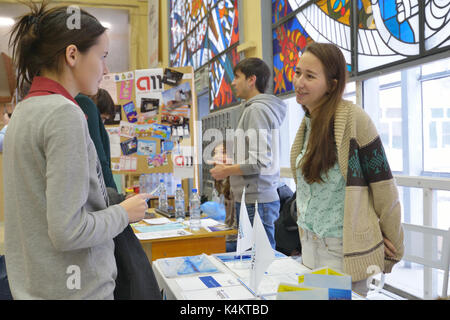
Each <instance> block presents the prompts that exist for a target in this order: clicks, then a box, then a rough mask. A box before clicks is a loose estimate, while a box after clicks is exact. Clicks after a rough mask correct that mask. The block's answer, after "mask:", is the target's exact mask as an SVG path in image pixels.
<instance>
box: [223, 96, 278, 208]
mask: <svg viewBox="0 0 450 320" xmlns="http://www.w3.org/2000/svg"><path fill="white" fill-rule="evenodd" d="M241 108H242V109H241V116H240V118H239V121H238V124H237V127H236V131H235V137H234V144H233V155H234V157H235V158H234V163H237V164H239V165H240V169H241V171H242V173H243V175H242V176H230V186H231V190H232V191H233V194H234V199H235V201H237V202H240V201H241V197H242V191H243V189H244V187H245V188H246V190H245V202H246V203H255V201H258V202H259V203H267V202H273V201H277V200H279V197H278V192H277V187H278V184H279V180H280V143H281V141H280V132H279V129H280V126H281V124H282V123H283V120H284V117H285V116H286V105H285V103H284V102H283V101H282V100H280V99H279V98H277V97H275V96H273V95H269V94H259V95H257V96H255V97H253V98H251V99H249V100H248V101H244V102H243V103H242V106H241Z"/></svg>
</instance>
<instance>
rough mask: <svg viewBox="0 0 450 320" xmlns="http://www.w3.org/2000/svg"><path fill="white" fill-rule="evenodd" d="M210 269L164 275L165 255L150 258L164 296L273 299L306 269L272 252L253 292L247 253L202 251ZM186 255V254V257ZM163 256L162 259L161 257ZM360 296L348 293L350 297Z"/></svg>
mask: <svg viewBox="0 0 450 320" xmlns="http://www.w3.org/2000/svg"><path fill="white" fill-rule="evenodd" d="M203 256H204V257H203V258H204V259H205V261H206V262H208V264H210V265H211V266H214V267H215V269H216V270H215V271H214V272H202V273H191V274H183V275H178V274H176V275H175V276H173V275H170V276H168V275H167V271H166V270H165V268H166V261H167V259H158V260H156V261H153V263H152V267H153V270H154V273H155V276H156V280H157V281H158V285H159V287H160V289H161V291H162V293H163V298H164V299H166V300H274V299H276V296H277V290H278V286H279V284H280V283H288V284H297V283H298V276H299V275H301V274H305V273H308V272H310V271H311V270H310V269H308V268H307V267H306V266H304V265H303V264H301V263H300V262H298V261H297V260H295V259H292V258H291V257H287V256H285V255H283V254H281V253H278V252H277V253H276V257H275V260H274V261H273V262H272V264H271V265H270V266H269V267H268V269H267V270H266V272H265V274H264V276H263V279H262V281H261V283H260V285H259V287H258V292H257V294H256V293H255V292H254V290H252V289H251V287H250V255H244V256H243V259H241V258H240V256H237V255H236V254H235V253H234V252H233V253H224V254H213V255H203ZM187 258H190V257H187ZM165 260H166V261H165ZM359 299H363V298H362V297H360V296H359V295H357V294H355V293H352V300H359Z"/></svg>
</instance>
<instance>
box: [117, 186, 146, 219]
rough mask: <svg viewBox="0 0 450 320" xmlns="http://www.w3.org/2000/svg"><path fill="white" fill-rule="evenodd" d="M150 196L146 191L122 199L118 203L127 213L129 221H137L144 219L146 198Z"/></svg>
mask: <svg viewBox="0 0 450 320" xmlns="http://www.w3.org/2000/svg"><path fill="white" fill-rule="evenodd" d="M148 198H150V194H148V193H140V194H137V195H135V196H134V197H131V198H128V199H126V200H125V201H122V202H121V203H120V204H119V205H121V206H122V208H124V209H125V211H126V212H127V213H128V221H129V222H130V223H134V222H138V221H140V220H142V219H144V216H145V211H147V209H148V205H147V199H148Z"/></svg>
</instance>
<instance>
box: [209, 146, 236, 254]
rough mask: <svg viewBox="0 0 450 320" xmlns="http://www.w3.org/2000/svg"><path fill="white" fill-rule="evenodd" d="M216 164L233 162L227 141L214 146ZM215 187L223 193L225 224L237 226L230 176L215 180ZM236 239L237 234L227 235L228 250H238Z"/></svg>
mask: <svg viewBox="0 0 450 320" xmlns="http://www.w3.org/2000/svg"><path fill="white" fill-rule="evenodd" d="M213 161H214V162H213V163H214V164H229V163H231V162H232V160H231V159H228V158H227V149H226V143H225V142H223V143H220V144H218V145H217V146H216V147H215V148H214V157H213ZM214 188H216V190H217V192H218V193H219V195H223V198H224V205H225V224H226V225H227V226H228V227H230V228H234V229H236V228H237V221H236V207H235V201H234V196H233V193H232V192H231V188H230V178H229V177H228V178H225V179H223V180H215V181H214ZM236 240H237V235H228V236H227V237H226V251H227V252H234V251H236Z"/></svg>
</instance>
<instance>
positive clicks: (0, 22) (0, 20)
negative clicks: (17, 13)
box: [0, 17, 15, 27]
mask: <svg viewBox="0 0 450 320" xmlns="http://www.w3.org/2000/svg"><path fill="white" fill-rule="evenodd" d="M14 22H15V21H14V19H13V18H8V17H0V27H10V26H12V25H14Z"/></svg>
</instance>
